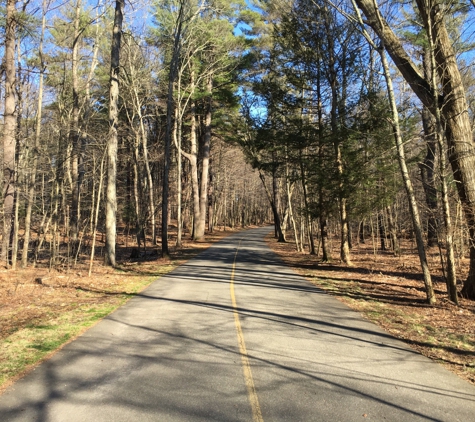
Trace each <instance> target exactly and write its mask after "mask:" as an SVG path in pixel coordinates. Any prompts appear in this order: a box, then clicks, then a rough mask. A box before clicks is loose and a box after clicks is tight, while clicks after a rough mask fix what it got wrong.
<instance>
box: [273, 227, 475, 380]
mask: <svg viewBox="0 0 475 422" xmlns="http://www.w3.org/2000/svg"><path fill="white" fill-rule="evenodd" d="M289 237H290V236H289ZM267 240H268V243H269V246H270V247H271V248H272V249H273V250H274V251H275V252H277V253H278V254H279V255H280V257H281V258H282V259H283V260H284V262H286V263H287V264H288V265H289V266H291V267H293V268H294V269H295V270H296V271H297V272H298V273H300V274H302V275H304V276H305V277H306V278H307V279H308V280H309V281H311V282H312V283H314V284H315V285H317V286H319V287H321V288H322V289H325V290H326V291H328V292H329V293H331V294H332V295H334V296H336V297H337V298H338V299H339V300H341V301H343V302H345V303H346V304H347V305H348V306H350V307H351V308H353V309H355V310H357V311H359V312H361V313H362V314H363V315H364V316H365V317H366V318H368V319H370V320H372V321H373V322H375V323H377V324H378V325H380V326H381V327H383V328H384V329H385V330H387V331H388V332H390V333H391V334H393V335H394V336H395V337H398V338H400V339H401V340H404V341H405V342H406V343H408V344H409V345H410V346H411V347H413V348H414V349H416V350H418V351H419V352H420V353H422V354H423V355H425V356H428V357H430V358H432V359H434V360H436V361H439V362H441V363H443V364H444V365H445V366H446V367H447V368H448V369H450V370H451V371H453V372H455V373H456V374H458V375H459V376H460V377H462V378H464V379H466V380H467V381H469V382H471V383H473V384H475V322H474V318H475V303H474V302H473V301H468V300H465V299H463V298H460V306H458V307H457V306H455V305H454V304H453V303H451V302H450V301H448V300H447V295H446V287H445V283H444V281H443V277H442V272H441V269H440V262H439V261H438V256H439V255H438V252H437V251H435V250H434V251H429V252H430V253H429V256H430V265H431V271H432V275H433V281H434V285H435V290H436V294H437V304H436V305H435V306H429V305H427V304H426V303H425V293H424V285H423V281H422V277H421V275H420V271H419V269H418V258H417V255H415V254H414V253H412V251H410V250H409V249H410V248H409V245H405V246H407V248H406V249H405V252H403V254H402V255H401V256H399V257H395V256H394V255H393V254H391V253H389V252H379V253H376V254H375V253H374V251H373V249H372V246H371V245H369V244H367V245H365V244H360V245H357V246H356V247H354V248H353V250H352V264H353V265H352V266H346V265H342V264H340V263H339V262H338V261H333V262H332V263H322V262H320V260H319V259H318V258H317V257H315V256H311V255H309V254H308V253H300V252H297V251H296V248H295V244H294V243H293V242H290V241H289V242H287V243H277V242H276V241H275V239H273V238H271V237H269V238H268V239H267ZM431 252H432V253H431ZM335 255H336V254H335ZM467 265H468V263H467V262H466V261H461V262H460V267H459V271H460V273H461V274H459V277H460V279H461V280H463V276H465V275H466V274H464V269H466V268H467Z"/></svg>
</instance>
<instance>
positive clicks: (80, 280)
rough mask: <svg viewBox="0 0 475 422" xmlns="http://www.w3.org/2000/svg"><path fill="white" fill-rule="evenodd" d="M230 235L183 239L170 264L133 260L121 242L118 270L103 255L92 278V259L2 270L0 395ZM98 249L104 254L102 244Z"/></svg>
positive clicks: (153, 256)
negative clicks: (126, 303) (106, 264)
mask: <svg viewBox="0 0 475 422" xmlns="http://www.w3.org/2000/svg"><path fill="white" fill-rule="evenodd" d="M231 233H233V231H232V230H229V229H228V230H227V231H215V232H214V233H213V234H208V235H207V236H206V239H205V241H203V242H199V243H197V242H191V241H189V240H184V241H183V248H182V249H180V250H178V249H176V248H175V247H172V246H171V254H170V258H169V259H163V258H159V257H158V249H157V247H155V248H151V247H149V248H148V251H147V253H146V254H144V253H143V252H142V253H141V254H140V255H141V256H140V257H139V258H130V257H131V256H136V254H137V249H136V247H125V246H124V245H125V244H126V242H125V241H124V239H119V241H118V243H119V245H121V246H119V248H118V250H117V256H118V259H117V261H118V266H117V268H116V269H113V268H110V267H106V266H104V265H103V264H102V262H103V258H101V257H100V256H98V257H97V258H96V260H95V262H94V266H93V271H92V273H91V276H90V277H88V269H89V258H88V256H82V257H80V259H79V260H78V263H77V264H76V265H74V266H72V265H70V268H69V269H68V268H67V265H66V263H64V264H63V265H61V266H58V267H57V268H56V269H54V270H51V271H50V270H49V268H48V265H47V263H46V262H44V263H41V262H40V263H39V264H38V265H37V267H36V268H26V269H18V270H15V271H13V270H11V269H6V268H5V267H3V268H0V393H1V392H2V391H4V390H5V388H6V387H8V385H10V384H11V383H12V382H14V381H15V380H16V379H18V378H19V377H21V376H23V375H24V374H25V373H27V372H28V371H30V370H31V369H32V368H33V367H34V366H35V365H36V364H37V363H39V362H41V361H43V360H45V359H48V358H49V357H50V356H51V355H52V354H53V353H54V352H55V351H56V350H58V348H60V347H62V346H63V345H64V344H67V343H68V342H69V341H71V340H73V339H74V338H76V337H77V336H78V335H80V334H81V333H82V332H84V331H85V330H86V329H87V328H88V327H90V326H91V325H93V324H95V323H96V322H97V321H99V320H100V319H102V318H103V317H104V316H106V315H108V314H109V313H110V312H112V311H113V310H115V309H116V308H118V307H119V306H120V305H122V304H123V303H125V302H126V301H127V300H128V299H130V298H131V297H133V296H134V294H136V293H138V292H140V291H141V290H143V289H144V288H145V287H147V286H148V285H149V284H150V283H151V282H152V281H154V280H156V279H157V278H158V277H160V276H161V275H163V274H166V273H168V272H170V271H171V270H173V269H174V268H175V267H177V266H178V265H180V264H182V263H184V262H185V261H187V260H188V259H190V258H192V257H193V256H195V255H197V254H198V253H200V252H201V251H203V250H204V249H206V248H207V247H209V246H210V245H211V244H212V243H214V242H216V241H218V240H220V239H222V238H223V237H225V236H227V235H229V234H231ZM99 238H100V236H98V239H99ZM129 243H130V239H129ZM174 243H175V241H174V240H173V239H171V240H170V245H174ZM98 246H99V247H98V248H97V252H98V253H97V255H100V252H101V247H102V246H103V245H102V244H101V243H99V245H98Z"/></svg>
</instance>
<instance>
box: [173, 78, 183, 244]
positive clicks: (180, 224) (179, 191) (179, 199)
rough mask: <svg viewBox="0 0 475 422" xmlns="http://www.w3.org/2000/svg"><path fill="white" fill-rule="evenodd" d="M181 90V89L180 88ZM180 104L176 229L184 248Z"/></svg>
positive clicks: (176, 130)
mask: <svg viewBox="0 0 475 422" xmlns="http://www.w3.org/2000/svg"><path fill="white" fill-rule="evenodd" d="M179 85H180V82H178V86H179ZM178 89H180V88H178ZM179 107H180V104H179V103H177V107H176V111H175V124H174V127H173V137H174V140H175V145H176V146H177V157H176V163H177V169H176V172H177V175H176V184H177V189H176V204H177V210H176V228H177V235H176V246H177V247H179V248H180V247H181V246H182V236H183V222H182V220H183V218H182V212H181V208H182V195H183V183H182V180H181V178H182V173H183V171H182V162H181V156H182V154H181V135H182V133H181V127H182V126H181V118H180V110H179Z"/></svg>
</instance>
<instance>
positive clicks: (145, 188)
mask: <svg viewBox="0 0 475 422" xmlns="http://www.w3.org/2000/svg"><path fill="white" fill-rule="evenodd" d="M378 3H380V4H379V5H378ZM0 8H1V9H2V14H1V17H0V27H1V32H0V54H1V57H2V62H1V87H0V100H1V101H0V103H1V105H0V110H1V114H2V117H3V118H2V121H1V123H0V125H1V126H0V136H1V137H2V140H3V142H2V149H1V151H2V156H1V157H2V163H3V206H2V221H3V231H2V244H1V255H0V258H1V259H2V265H3V266H5V267H6V268H7V269H9V270H11V271H14V270H15V269H17V268H19V267H23V268H26V267H34V266H42V267H48V268H50V269H57V268H62V269H64V268H67V269H71V268H74V267H75V265H77V263H78V262H81V263H85V262H86V263H90V265H91V266H92V264H93V262H94V258H95V257H96V259H97V256H98V255H100V256H101V257H103V259H104V263H105V265H110V266H112V267H115V266H117V265H120V263H121V260H124V259H130V258H131V257H132V258H137V259H138V258H141V257H145V256H152V255H153V254H156V255H157V256H158V255H161V256H164V257H166V256H168V255H169V254H170V249H171V248H180V247H181V245H182V241H183V239H184V238H185V237H186V238H187V239H192V240H193V241H197V242H199V241H201V240H203V239H204V237H205V236H206V233H209V232H212V231H213V230H218V229H219V230H225V228H226V227H232V228H236V227H247V226H249V225H261V224H269V223H273V224H274V226H275V235H276V237H277V239H278V240H279V241H281V242H284V241H285V240H286V237H287V238H288V237H289V236H291V237H292V239H293V241H294V242H295V245H296V249H297V250H298V251H300V252H302V253H305V254H308V255H309V257H308V259H309V260H310V259H313V260H314V259H319V260H321V261H326V262H328V261H331V260H339V261H341V262H342V263H344V264H345V265H347V266H349V267H351V265H352V258H351V254H352V252H351V250H352V247H353V246H354V245H355V244H357V243H359V242H372V243H371V244H372V247H373V249H374V253H378V251H385V252H387V251H390V252H391V253H393V254H395V255H399V254H400V252H401V251H400V243H401V240H404V241H407V240H410V242H412V245H413V249H414V251H415V252H416V253H417V254H418V257H419V262H420V272H421V274H422V275H423V282H424V289H425V294H426V300H427V302H428V303H429V304H434V303H435V302H436V296H435V294H434V288H433V282H432V277H431V268H430V265H429V264H428V259H427V254H428V252H427V251H428V250H432V251H434V250H435V251H437V253H438V256H439V257H440V264H439V266H440V267H442V268H443V275H444V279H445V282H446V290H447V295H448V298H449V299H450V300H451V301H452V302H454V303H457V301H458V298H459V297H460V295H462V296H464V297H465V298H469V299H472V300H473V299H475V144H474V140H473V126H474V117H475V116H474V111H475V110H474V109H473V106H474V104H475V96H474V95H475V91H474V86H475V85H474V82H475V77H474V73H473V72H474V71H473V69H474V67H473V63H472V62H473V47H474V44H473V40H474V39H475V38H474V34H473V32H474V29H475V27H474V18H475V7H474V5H473V4H472V3H471V2H468V1H454V2H450V1H449V2H442V1H438V0H416V1H415V2H414V3H412V4H406V3H397V2H389V3H383V2H374V1H372V0H342V1H338V2H332V1H326V0H295V1H287V0H270V1H266V2H260V1H255V2H250V1H249V2H244V1H241V0H238V1H236V2H230V1H228V0H217V1H205V0H203V1H200V0H170V1H164V0H154V1H153V2H151V4H143V3H141V2H131V3H125V2H124V1H123V0H117V1H116V2H103V1H102V0H99V1H97V2H96V1H92V0H74V1H69V0H67V1H65V2H57V1H55V0H43V1H42V2H41V1H39V0H31V1H28V0H25V1H23V2H21V1H16V0H5V1H3V2H2V3H1V4H0ZM330 241H332V242H333V244H334V243H335V242H336V241H337V242H338V254H335V248H334V250H333V253H332V251H331V248H330V245H329V242H330ZM405 243H406V244H407V243H408V242H405ZM98 251H100V253H98ZM464 258H469V266H468V267H461V265H460V263H461V262H462V261H461V260H462V259H464Z"/></svg>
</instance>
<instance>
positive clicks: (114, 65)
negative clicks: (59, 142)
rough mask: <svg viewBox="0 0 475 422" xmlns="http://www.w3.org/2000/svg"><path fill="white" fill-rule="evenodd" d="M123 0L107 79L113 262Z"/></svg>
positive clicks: (109, 256) (109, 252) (110, 255)
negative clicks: (108, 79)
mask: <svg viewBox="0 0 475 422" xmlns="http://www.w3.org/2000/svg"><path fill="white" fill-rule="evenodd" d="M123 11H124V0H117V1H116V3H115V14H114V27H113V30H112V45H111V67H110V82H109V136H108V142H107V193H106V254H105V260H106V263H107V264H109V265H111V266H115V265H116V251H115V245H116V221H117V191H116V189H117V188H116V185H117V182H116V180H117V144H118V136H117V126H118V114H119V109H118V107H119V69H120V47H121V36H122V22H123V19H124V14H123V13H124V12H123Z"/></svg>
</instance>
